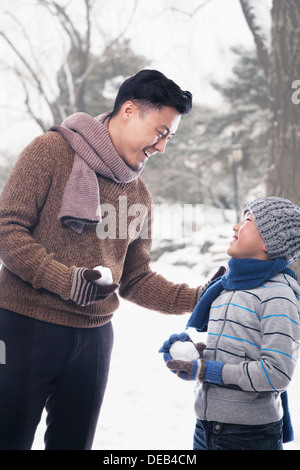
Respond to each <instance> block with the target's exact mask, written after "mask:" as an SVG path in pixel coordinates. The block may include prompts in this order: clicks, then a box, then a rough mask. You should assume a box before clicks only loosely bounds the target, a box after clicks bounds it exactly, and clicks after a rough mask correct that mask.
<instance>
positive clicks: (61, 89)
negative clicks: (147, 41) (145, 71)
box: [0, 0, 145, 132]
mask: <svg viewBox="0 0 300 470" xmlns="http://www.w3.org/2000/svg"><path fill="white" fill-rule="evenodd" d="M76 3H77V8H78V2H76ZM132 5H133V7H132V11H129V13H128V22H127V24H126V25H125V26H124V28H123V30H122V31H120V32H118V33H117V35H116V37H113V38H110V39H109V40H108V39H107V38H105V39H104V37H103V48H102V51H101V53H100V54H97V55H95V54H94V53H93V52H92V30H93V27H95V22H93V20H94V19H95V7H96V1H95V0H81V8H82V14H81V17H80V24H79V23H76V20H75V19H74V18H73V17H72V9H71V6H72V5H71V4H70V2H67V3H65V4H63V2H58V1H55V0H35V6H36V8H38V9H39V10H41V9H44V10H45V14H46V15H47V16H48V17H50V16H51V17H52V19H53V22H54V24H55V25H56V28H57V31H58V32H59V34H61V41H60V43H61V44H62V47H61V48H62V50H64V57H63V58H62V64H61V67H60V69H59V70H58V71H57V72H58V73H57V77H56V79H54V80H52V81H51V79H49V78H48V76H47V72H48V71H47V70H45V71H44V70H43V69H42V68H41V64H40V57H38V56H37V53H36V48H35V46H34V44H33V43H32V41H31V39H30V34H29V33H28V32H27V30H26V29H25V26H24V25H23V23H22V20H21V19H19V18H18V16H17V12H16V13H13V12H12V10H10V9H8V10H6V11H4V12H3V13H4V14H6V15H7V16H8V17H9V19H10V20H11V21H12V22H13V23H14V24H15V25H16V27H17V29H18V32H19V33H20V36H21V38H22V40H21V41H20V40H19V41H17V40H16V38H15V36H13V35H12V34H10V32H9V30H6V29H4V28H2V29H1V30H0V39H1V38H2V40H3V41H4V42H5V43H6V45H7V46H8V49H9V50H10V51H11V52H12V53H13V56H14V57H15V61H14V63H13V65H11V63H9V64H5V58H1V59H0V60H1V63H2V65H3V64H5V65H6V66H7V68H9V69H10V71H11V72H12V73H13V74H14V76H15V77H17V78H18V80H19V82H20V84H21V87H22V89H23V92H24V104H25V108H26V111H27V113H28V115H29V116H30V117H31V118H32V119H33V120H34V121H35V122H36V123H37V124H38V126H39V127H40V128H41V129H42V131H43V132H44V131H46V130H47V129H48V128H49V127H50V126H51V125H52V124H53V123H60V122H61V121H62V120H63V119H64V118H65V117H66V116H67V115H68V114H71V113H73V112H76V111H82V112H87V110H88V103H87V89H88V91H89V93H91V88H92V86H91V82H95V81H96V80H95V79H94V78H93V77H95V74H99V73H100V72H99V70H100V68H101V73H102V78H103V82H105V80H108V79H109V78H112V76H113V73H115V72H116V71H117V64H116V59H118V58H120V64H119V68H122V67H123V73H124V74H126V73H127V72H128V70H129V69H130V67H131V68H133V67H134V66H135V65H136V62H134V61H133V60H132V59H133V53H132V51H130V48H129V46H128V41H126V38H125V36H126V31H127V28H128V26H129V25H130V23H131V21H132V19H133V16H134V14H135V11H136V8H137V5H138V0H134V2H133V4H132ZM23 44H26V46H27V50H26V51H27V52H24V47H22V46H23ZM117 54H119V56H117ZM120 56H121V57H120ZM126 59H127V62H128V65H127V66H125V65H124V64H125V61H126ZM113 61H115V62H114V64H112V62H113ZM144 61H145V59H143V60H142V58H140V65H141V63H142V62H143V63H144ZM105 67H106V69H107V68H109V70H110V72H108V74H107V76H105V77H104V76H103V75H104V71H105ZM109 73H111V75H112V76H110V77H109ZM120 75H122V73H120ZM98 83H99V85H98V89H99V86H100V83H101V81H99V82H98ZM87 85H88V86H87ZM37 96H38V99H39V100H40V101H41V102H42V103H43V105H44V109H46V112H41V111H40V109H39V108H37V106H35V103H36V101H37V99H36V98H37ZM46 116H47V117H46Z"/></svg>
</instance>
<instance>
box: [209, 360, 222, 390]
mask: <svg viewBox="0 0 300 470" xmlns="http://www.w3.org/2000/svg"><path fill="white" fill-rule="evenodd" d="M224 364H225V362H217V361H206V362H205V372H204V382H210V383H214V384H218V385H224V383H223V380H222V369H223V366H224Z"/></svg>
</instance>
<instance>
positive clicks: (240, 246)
mask: <svg viewBox="0 0 300 470" xmlns="http://www.w3.org/2000/svg"><path fill="white" fill-rule="evenodd" d="M233 231H234V235H233V240H232V242H231V243H230V246H229V248H228V250H227V253H228V255H229V256H231V258H237V259H239V258H254V259H262V260H268V255H267V250H266V246H265V243H264V240H263V238H262V236H261V235H260V233H259V231H258V230H257V227H256V225H255V222H254V220H253V217H252V215H251V214H250V212H247V213H246V215H245V218H244V220H243V221H242V222H240V223H239V224H236V225H235V226H234V227H233Z"/></svg>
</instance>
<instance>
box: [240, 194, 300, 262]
mask: <svg viewBox="0 0 300 470" xmlns="http://www.w3.org/2000/svg"><path fill="white" fill-rule="evenodd" d="M247 212H250V214H251V215H252V217H253V219H254V222H255V224H256V227H257V229H258V231H259V233H260V235H261V236H262V238H263V240H264V242H265V244H266V248H267V252H268V256H269V258H270V259H271V260H273V259H276V258H283V259H286V260H288V261H289V263H293V262H295V261H297V259H299V258H300V207H298V206H296V205H295V204H293V203H292V202H291V201H289V200H288V199H284V198H280V197H264V198H259V199H255V200H254V201H253V202H251V203H250V204H248V205H247V206H246V208H245V209H244V214H246V213H247Z"/></svg>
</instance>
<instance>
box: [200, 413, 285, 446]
mask: <svg viewBox="0 0 300 470" xmlns="http://www.w3.org/2000/svg"><path fill="white" fill-rule="evenodd" d="M282 448H283V447H282V420H280V421H278V422H276V423H271V424H266V425H255V426H249V425H240V424H224V423H218V422H215V421H201V420H199V419H197V422H196V428H195V433H194V446H193V449H194V450H282Z"/></svg>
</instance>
